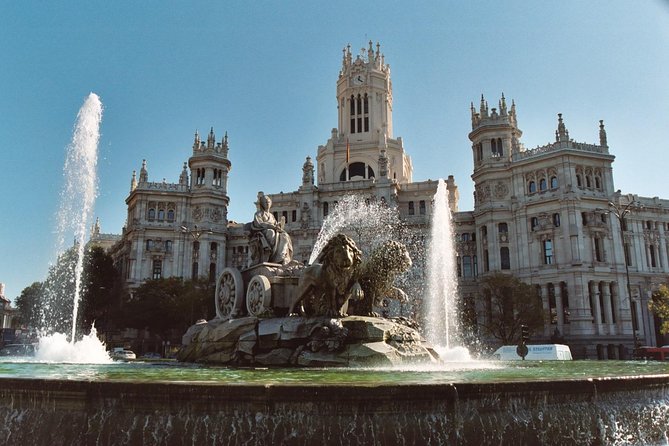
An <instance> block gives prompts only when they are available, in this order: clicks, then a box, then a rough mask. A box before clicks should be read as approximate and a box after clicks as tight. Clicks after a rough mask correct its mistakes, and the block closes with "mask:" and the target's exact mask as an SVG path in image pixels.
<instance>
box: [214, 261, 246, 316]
mask: <svg viewBox="0 0 669 446" xmlns="http://www.w3.org/2000/svg"><path fill="white" fill-rule="evenodd" d="M214 299H215V302H214V304H215V305H216V316H218V317H219V318H222V319H227V318H230V317H231V316H233V313H234V312H235V310H237V309H239V304H240V303H241V302H242V299H244V281H243V280H242V274H241V273H240V272H239V270H238V269H236V268H225V269H224V270H223V272H222V273H221V275H220V276H218V280H216V295H215V297H214Z"/></svg>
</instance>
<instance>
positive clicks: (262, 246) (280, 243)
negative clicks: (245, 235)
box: [248, 192, 293, 265]
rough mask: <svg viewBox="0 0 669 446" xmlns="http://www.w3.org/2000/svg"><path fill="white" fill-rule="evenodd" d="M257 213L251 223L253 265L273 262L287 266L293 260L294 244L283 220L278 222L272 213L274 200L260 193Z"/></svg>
mask: <svg viewBox="0 0 669 446" xmlns="http://www.w3.org/2000/svg"><path fill="white" fill-rule="evenodd" d="M255 204H256V208H257V211H256V213H255V215H254V217H253V221H252V222H251V223H249V225H248V229H249V230H250V232H251V236H250V238H251V242H250V246H251V260H252V263H253V264H258V263H263V262H271V263H279V264H281V265H287V264H288V263H290V261H291V260H292V259H293V242H292V240H291V239H290V235H288V233H287V232H286V231H285V230H284V226H285V224H286V222H285V220H284V219H283V218H282V219H281V221H279V222H277V221H276V219H275V218H274V215H272V213H271V212H270V208H271V207H272V199H271V198H270V197H268V196H266V195H265V194H264V193H263V192H258V201H256V203H255Z"/></svg>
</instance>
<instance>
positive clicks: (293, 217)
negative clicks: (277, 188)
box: [291, 210, 297, 221]
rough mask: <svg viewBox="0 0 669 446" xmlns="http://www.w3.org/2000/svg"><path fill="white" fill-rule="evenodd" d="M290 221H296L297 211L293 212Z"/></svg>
mask: <svg viewBox="0 0 669 446" xmlns="http://www.w3.org/2000/svg"><path fill="white" fill-rule="evenodd" d="M291 221H297V210H293V212H292V215H291Z"/></svg>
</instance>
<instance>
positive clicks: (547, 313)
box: [540, 284, 551, 336]
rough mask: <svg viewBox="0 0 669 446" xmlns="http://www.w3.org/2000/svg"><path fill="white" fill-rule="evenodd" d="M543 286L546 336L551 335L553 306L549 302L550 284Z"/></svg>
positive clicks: (542, 299) (542, 301)
mask: <svg viewBox="0 0 669 446" xmlns="http://www.w3.org/2000/svg"><path fill="white" fill-rule="evenodd" d="M540 286H541V303H542V305H543V308H544V336H550V335H551V307H550V305H549V304H548V285H547V284H543V285H540Z"/></svg>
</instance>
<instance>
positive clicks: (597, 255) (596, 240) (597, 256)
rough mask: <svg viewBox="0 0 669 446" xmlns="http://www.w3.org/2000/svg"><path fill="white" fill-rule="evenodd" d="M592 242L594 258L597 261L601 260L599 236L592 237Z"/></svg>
mask: <svg viewBox="0 0 669 446" xmlns="http://www.w3.org/2000/svg"><path fill="white" fill-rule="evenodd" d="M592 242H593V243H594V244H595V260H596V261H598V262H602V261H603V256H602V240H601V239H600V238H599V237H595V238H594V239H592Z"/></svg>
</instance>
